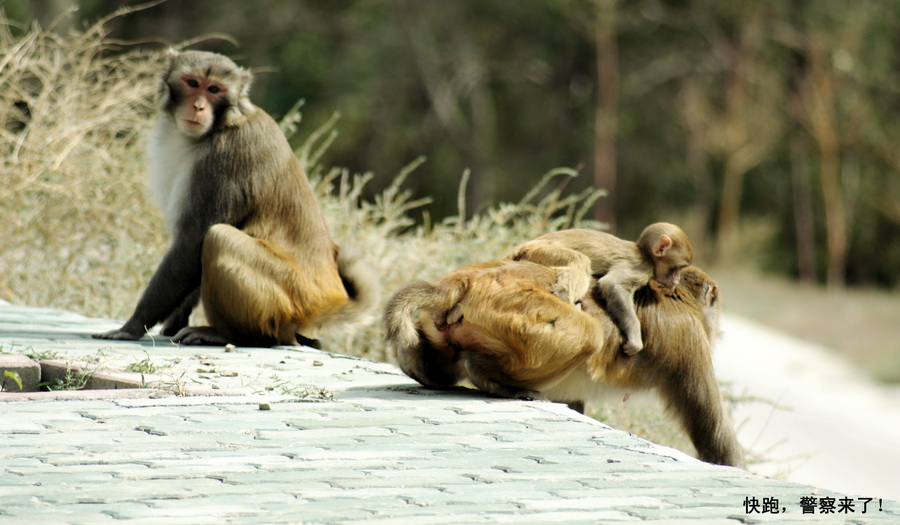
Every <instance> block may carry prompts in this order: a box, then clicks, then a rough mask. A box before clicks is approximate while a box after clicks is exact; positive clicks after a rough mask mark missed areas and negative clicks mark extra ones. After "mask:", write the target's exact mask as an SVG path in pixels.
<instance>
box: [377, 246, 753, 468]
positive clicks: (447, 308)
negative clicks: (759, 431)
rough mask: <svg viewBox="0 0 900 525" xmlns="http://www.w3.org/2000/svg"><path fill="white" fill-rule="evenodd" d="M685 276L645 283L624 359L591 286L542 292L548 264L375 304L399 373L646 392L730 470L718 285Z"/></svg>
mask: <svg viewBox="0 0 900 525" xmlns="http://www.w3.org/2000/svg"><path fill="white" fill-rule="evenodd" d="M684 274H685V278H684V279H683V283H682V284H680V285H678V286H676V287H675V288H674V289H669V288H667V287H665V286H663V285H661V284H660V283H658V282H655V281H652V282H651V283H650V284H649V285H647V286H646V287H644V288H642V289H641V290H639V291H638V294H637V296H636V303H637V312H638V315H639V317H640V320H641V323H642V325H643V327H644V333H645V341H646V346H645V348H644V351H643V352H641V353H639V354H637V355H635V356H633V357H627V356H625V355H624V354H622V353H621V352H619V351H618V349H619V346H620V344H621V336H620V335H619V332H618V330H617V329H616V327H615V325H614V323H613V322H612V320H611V319H610V317H609V315H608V314H607V312H606V311H605V310H604V309H603V308H601V307H600V305H599V304H598V303H597V301H596V300H595V299H594V298H593V297H592V296H591V295H590V294H588V295H587V296H585V297H584V298H583V300H582V301H581V302H580V303H579V304H578V305H571V304H569V303H567V302H565V301H563V300H561V299H560V298H559V297H557V296H556V295H554V294H553V293H551V292H550V290H551V288H552V287H553V285H554V283H556V282H557V272H556V271H555V270H554V269H552V268H549V267H545V266H542V265H537V264H534V263H530V262H512V261H508V260H506V261H492V262H488V263H483V264H479V265H474V266H470V267H466V268H462V269H460V270H457V271H455V272H452V273H450V274H448V275H447V276H445V277H444V278H442V279H439V280H438V281H436V282H435V283H433V284H430V283H424V282H417V283H412V284H410V285H408V286H407V287H405V288H403V289H401V290H400V291H398V292H397V293H396V294H395V295H394V296H393V297H392V299H391V300H390V301H389V303H388V307H387V309H386V311H385V322H386V325H387V328H388V340H389V341H390V343H391V344H392V345H393V346H394V347H395V348H396V350H397V358H398V361H399V364H400V367H401V369H402V370H403V371H404V372H406V373H407V374H408V375H410V376H411V377H412V378H414V379H416V380H417V381H419V382H420V383H422V384H423V385H425V386H429V387H433V388H450V387H452V386H454V385H456V384H458V383H459V382H460V381H462V380H464V379H468V380H470V381H471V382H472V383H473V384H474V385H476V386H477V387H479V388H481V389H483V390H485V391H487V392H489V393H491V394H494V395H499V396H504V397H517V398H524V399H536V398H547V399H551V400H554V401H561V402H568V403H570V404H575V405H577V404H582V403H583V402H585V401H590V400H592V399H595V398H597V397H598V396H599V395H600V394H602V393H603V391H604V390H606V389H608V388H610V387H614V388H626V389H655V390H656V391H657V392H658V393H659V394H660V395H661V396H662V398H663V399H664V400H665V401H666V403H667V405H668V407H669V409H670V410H671V411H672V412H673V413H674V414H675V415H676V416H677V417H678V418H679V420H680V421H681V423H682V424H683V426H684V428H685V430H686V431H687V432H688V434H689V435H690V437H691V439H692V441H693V442H694V445H695V447H696V448H697V451H698V454H699V456H700V458H701V459H703V460H704V461H709V462H713V463H721V464H725V465H738V466H739V465H741V464H742V462H743V459H742V453H741V449H740V445H739V444H738V443H737V440H736V438H735V436H734V433H733V429H732V427H731V423H730V421H729V418H728V415H727V414H726V412H725V411H724V408H723V406H722V399H721V395H720V392H719V386H718V383H717V382H716V378H715V375H714V373H713V368H712V360H711V351H712V339H713V337H714V334H716V333H717V330H718V328H717V326H714V325H715V324H716V323H717V312H718V301H717V297H718V296H717V293H718V289H717V288H716V287H715V282H714V281H712V279H710V278H709V277H708V276H707V275H706V274H705V273H703V272H702V271H701V270H700V269H698V268H694V267H691V268H688V269H686V270H685V271H684ZM711 298H712V299H711ZM417 312H420V315H419V316H418V321H416V319H417V318H416V317H415V316H416V313H417Z"/></svg>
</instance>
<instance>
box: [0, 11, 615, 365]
mask: <svg viewBox="0 0 900 525" xmlns="http://www.w3.org/2000/svg"><path fill="white" fill-rule="evenodd" d="M0 53H2V55H0V56H2V58H0V124H2V127H0V133H2V135H0V159H2V161H0V162H2V163H3V164H2V169H0V172H2V173H3V184H2V185H0V202H2V207H0V239H2V242H3V244H2V245H0V299H6V300H9V301H12V302H15V303H20V304H31V305H42V306H51V307H58V308H64V309H69V310H74V311H77V312H80V313H83V314H85V315H90V316H99V317H111V318H117V319H124V318H127V316H129V315H130V314H131V311H132V309H133V308H134V305H135V303H136V301H137V298H138V297H139V295H140V293H141V291H142V290H143V287H144V286H146V284H147V282H148V281H149V279H150V276H151V275H152V272H153V270H154V269H155V268H156V265H157V264H158V263H159V260H160V259H161V258H162V255H163V253H164V252H165V249H166V246H167V243H168V239H166V237H165V234H164V231H165V230H164V227H163V222H162V219H161V216H160V214H159V212H158V211H157V210H156V209H155V208H153V207H151V206H150V204H149V199H148V198H147V196H146V190H145V182H144V173H145V170H144V163H143V157H144V154H143V140H142V139H143V135H144V133H145V131H146V130H147V129H148V128H149V127H150V125H151V121H152V114H153V108H152V91H153V86H154V83H153V79H152V77H153V75H154V74H155V72H156V71H157V69H158V67H159V65H160V64H161V61H160V54H159V53H148V52H142V51H141V50H138V49H134V48H122V47H121V46H117V45H114V44H111V43H110V42H109V41H107V40H106V33H105V30H104V28H103V22H101V23H98V24H97V25H95V26H93V27H91V28H88V29H87V30H86V31H85V32H83V33H74V34H71V35H69V36H67V37H65V38H63V37H60V36H57V35H54V34H51V33H48V32H46V31H42V30H41V29H39V28H37V27H34V28H31V29H30V30H28V31H25V32H21V34H16V33H14V32H13V31H10V30H9V27H8V25H6V24H4V23H3V19H2V12H0ZM299 122H300V114H299V111H293V112H291V113H290V114H289V115H288V116H287V117H285V118H284V119H283V122H282V128H283V129H284V130H285V133H286V134H288V135H291V134H293V133H294V132H295V131H296V129H297V128H298V124H299ZM334 129H335V122H334V121H332V122H329V123H327V124H326V125H325V126H323V127H322V128H320V129H318V130H314V131H313V132H311V133H310V134H309V136H308V137H306V138H305V140H304V141H303V146H302V147H301V148H299V149H298V151H297V154H298V156H299V157H300V159H301V161H302V162H303V164H304V166H305V167H306V169H307V172H308V173H309V175H310V179H311V180H312V181H313V184H314V186H315V187H316V189H317V192H318V194H319V198H320V204H321V207H322V209H323V211H324V213H325V216H326V220H327V221H328V223H329V226H330V228H331V231H332V233H333V235H334V237H335V238H336V239H337V240H338V242H340V243H342V244H352V245H353V247H354V248H355V249H356V250H357V251H360V252H362V253H363V254H364V257H365V259H366V260H367V261H369V262H370V263H371V264H372V266H373V267H374V268H375V270H376V271H377V272H378V274H379V275H381V277H382V283H381V284H382V286H383V289H384V290H385V292H386V293H388V292H390V291H391V290H394V289H396V288H398V287H399V286H401V285H402V284H404V283H405V282H407V281H408V280H409V279H410V276H413V275H415V276H419V277H421V278H425V279H431V278H437V277H439V276H440V275H442V274H443V273H446V272H447V271H449V270H450V269H453V268H456V267H458V266H461V265H464V264H469V263H473V262H477V261H481V260H484V259H488V258H492V257H496V256H498V255H500V254H503V253H505V252H506V251H507V250H508V249H509V248H510V247H512V245H513V244H515V243H516V242H518V241H520V240H521V239H523V238H526V237H529V236H534V235H536V234H538V233H539V232H543V231H546V230H548V229H553V228H559V227H565V226H570V225H575V224H580V223H581V217H582V216H583V215H584V214H585V213H586V212H587V210H588V209H589V207H590V204H591V203H592V202H593V201H594V199H596V198H597V197H599V196H600V192H585V193H583V194H580V195H575V196H570V197H566V198H560V196H559V193H558V192H557V191H552V190H551V189H549V187H550V186H551V185H553V184H555V183H556V181H558V179H559V178H567V177H570V176H575V175H576V173H575V172H573V171H571V170H565V169H559V170H554V171H553V172H551V173H549V174H548V175H547V176H546V177H545V179H544V183H545V184H544V185H542V186H541V187H538V188H535V189H534V190H533V191H531V192H529V194H528V195H526V196H525V197H524V198H523V200H522V201H521V202H519V203H516V204H504V205H500V206H498V207H495V208H493V209H490V210H488V211H486V212H485V213H482V214H479V215H478V216H476V217H474V218H471V219H469V220H461V219H459V217H453V218H450V219H447V220H445V221H443V222H441V223H438V224H430V223H429V222H428V221H427V217H426V220H425V221H424V222H425V224H424V225H419V226H415V223H416V221H414V220H413V219H412V215H413V214H415V213H418V212H417V208H418V207H420V206H421V205H422V204H424V203H425V202H427V200H413V199H412V198H411V195H410V193H409V192H407V191H406V190H404V189H403V182H404V180H405V179H406V178H407V177H408V176H415V169H416V168H417V167H418V166H419V164H421V162H422V161H420V160H417V161H415V162H413V163H412V164H411V165H410V166H408V167H406V168H405V169H404V170H402V172H401V173H400V174H399V175H398V176H397V178H396V180H395V182H394V183H393V185H391V187H389V188H387V189H386V190H385V191H383V192H382V193H381V194H380V195H379V196H378V197H377V198H376V199H375V200H374V201H373V202H368V201H364V200H362V199H361V197H360V195H361V193H362V190H363V188H364V186H365V184H366V183H367V181H368V180H369V179H370V178H371V177H370V176H369V175H367V174H363V175H353V174H350V173H349V172H347V171H346V170H343V169H340V168H330V167H327V166H323V165H321V163H320V159H321V156H322V153H323V152H324V151H325V150H326V149H327V148H328V146H329V145H330V144H331V142H332V141H333V140H334V139H335V137H336V132H335V131H334ZM466 178H467V175H466V174H464V176H463V179H464V180H463V181H462V183H461V188H462V187H464V184H465V179H466ZM464 208H465V203H464V201H462V200H461V199H460V209H461V211H462V212H463V213H461V216H464V215H465V214H464ZM419 222H421V221H419ZM386 298H387V297H385V298H384V300H386ZM325 344H326V346H327V347H328V348H329V349H331V350H334V351H337V352H346V353H351V354H355V355H361V356H367V357H372V358H375V359H381V360H387V359H388V356H387V355H386V353H385V350H384V343H383V333H382V330H381V327H380V324H379V323H372V324H370V325H369V326H367V327H364V328H362V329H361V330H359V331H358V332H356V333H355V334H353V336H352V337H350V338H348V339H347V340H345V341H325Z"/></svg>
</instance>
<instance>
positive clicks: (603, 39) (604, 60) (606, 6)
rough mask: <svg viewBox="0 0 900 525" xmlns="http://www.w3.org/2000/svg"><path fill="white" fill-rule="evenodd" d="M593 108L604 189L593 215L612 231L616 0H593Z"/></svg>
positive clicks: (598, 178) (597, 175)
mask: <svg viewBox="0 0 900 525" xmlns="http://www.w3.org/2000/svg"><path fill="white" fill-rule="evenodd" d="M596 5H597V15H596V20H597V24H596V33H595V42H596V46H597V109H596V113H595V120H594V185H595V186H596V187H598V188H604V189H606V190H607V191H608V192H609V194H608V197H606V198H605V199H598V200H597V203H596V204H595V205H594V218H595V219H596V220H598V221H600V222H605V223H607V224H609V231H610V232H612V233H615V231H616V178H617V177H616V130H617V127H618V126H617V118H616V112H617V110H618V106H619V58H618V49H617V47H616V0H596Z"/></svg>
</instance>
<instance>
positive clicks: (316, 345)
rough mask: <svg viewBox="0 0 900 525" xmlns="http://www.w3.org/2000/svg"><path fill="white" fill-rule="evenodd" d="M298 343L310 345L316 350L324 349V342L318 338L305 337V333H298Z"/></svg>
mask: <svg viewBox="0 0 900 525" xmlns="http://www.w3.org/2000/svg"><path fill="white" fill-rule="evenodd" d="M297 344H298V345H303V346H308V347H310V348H315V349H316V350H321V349H322V342H321V341H319V340H318V339H310V338H309V337H305V336H303V335H300V334H297Z"/></svg>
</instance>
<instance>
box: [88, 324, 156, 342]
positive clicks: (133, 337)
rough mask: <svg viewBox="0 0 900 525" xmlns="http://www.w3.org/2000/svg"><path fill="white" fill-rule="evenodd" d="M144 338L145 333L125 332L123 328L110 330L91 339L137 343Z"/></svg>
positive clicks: (94, 335) (93, 335)
mask: <svg viewBox="0 0 900 525" xmlns="http://www.w3.org/2000/svg"><path fill="white" fill-rule="evenodd" d="M123 328H124V327H123ZM143 336H144V334H143V332H142V333H140V334H135V333H132V332H128V331H125V330H123V329H122V328H119V329H117V330H110V331H109V332H103V333H102V334H92V335H91V337H93V338H94V339H111V340H113V341H137V340H138V339H140V338H141V337H143Z"/></svg>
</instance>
